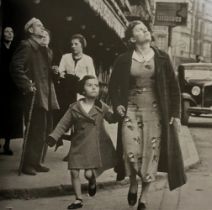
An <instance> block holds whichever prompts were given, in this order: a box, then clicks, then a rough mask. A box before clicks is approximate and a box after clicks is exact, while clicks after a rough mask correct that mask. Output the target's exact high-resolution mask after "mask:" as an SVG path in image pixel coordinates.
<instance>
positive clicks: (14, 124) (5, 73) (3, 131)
mask: <svg viewBox="0 0 212 210" xmlns="http://www.w3.org/2000/svg"><path fill="white" fill-rule="evenodd" d="M13 43H14V31H13V28H12V27H10V26H7V27H5V28H4V29H3V36H2V40H1V56H0V57H1V79H0V95H1V100H0V107H1V108H0V120H1V123H0V137H1V138H4V139H5V143H4V147H3V153H2V154H4V155H13V151H12V150H11V147H10V140H11V139H13V138H21V137H22V136H23V132H22V131H23V126H22V124H23V123H22V117H23V112H22V106H21V101H20V99H21V93H20V92H19V91H18V88H17V87H16V85H15V84H14V82H13V80H12V78H11V76H10V72H9V65H10V61H11V58H12V54H13V52H14V48H15V47H14V44H13Z"/></svg>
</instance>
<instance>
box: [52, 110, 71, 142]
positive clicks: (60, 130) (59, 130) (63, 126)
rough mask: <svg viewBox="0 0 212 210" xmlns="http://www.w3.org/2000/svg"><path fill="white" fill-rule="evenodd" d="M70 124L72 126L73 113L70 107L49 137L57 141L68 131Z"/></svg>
mask: <svg viewBox="0 0 212 210" xmlns="http://www.w3.org/2000/svg"><path fill="white" fill-rule="evenodd" d="M72 124H73V113H72V109H71V107H69V109H68V110H67V111H66V113H65V115H64V116H63V117H62V119H61V120H60V121H59V123H58V124H57V126H56V128H55V129H54V131H53V132H52V133H51V134H50V135H49V136H51V137H52V138H54V139H55V140H56V141H58V140H59V139H60V138H61V137H62V135H63V134H65V133H66V132H67V131H68V129H69V128H70V127H71V126H72Z"/></svg>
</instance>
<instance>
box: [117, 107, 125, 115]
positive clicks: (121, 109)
mask: <svg viewBox="0 0 212 210" xmlns="http://www.w3.org/2000/svg"><path fill="white" fill-rule="evenodd" d="M116 111H117V113H118V114H119V116H120V117H124V115H125V112H126V109H125V107H124V106H122V105H119V106H117V108H116Z"/></svg>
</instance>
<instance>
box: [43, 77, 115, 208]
mask: <svg viewBox="0 0 212 210" xmlns="http://www.w3.org/2000/svg"><path fill="white" fill-rule="evenodd" d="M79 86H80V88H79V92H80V94H82V95H83V96H84V97H83V98H81V99H80V100H78V101H77V102H75V103H73V104H71V105H70V106H69V108H68V110H67V111H66V113H65V115H64V116H63V118H62V119H61V120H60V122H59V123H58V125H57V126H56V128H55V130H54V131H53V132H52V133H51V134H50V135H49V137H48V139H47V144H48V145H49V146H54V145H55V144H56V143H57V142H58V140H59V139H60V138H61V137H62V135H63V134H64V133H65V132H66V131H67V130H68V129H69V128H70V127H71V126H72V125H74V126H75V135H74V137H73V139H72V143H71V148H70V152H69V157H68V169H69V170H70V174H71V181H72V186H73V188H74V193H75V197H76V200H75V201H74V202H73V203H72V204H71V205H69V206H68V209H77V208H81V207H82V206H83V201H82V192H81V184H80V176H79V173H80V170H85V178H86V179H87V180H88V194H89V195H90V196H94V195H95V194H96V176H97V175H99V174H100V173H102V172H103V171H104V170H107V169H110V168H113V167H114V166H115V163H116V152H115V148H114V147H113V143H112V141H111V139H110V137H109V135H108V134H107V133H106V130H105V127H104V121H103V119H106V120H107V121H108V122H110V123H115V122H116V118H115V117H114V115H113V113H112V112H110V111H109V107H108V106H107V105H106V104H105V103H103V102H101V101H99V100H97V98H98V95H99V82H98V80H97V78H96V77H95V76H93V75H87V76H85V77H83V79H82V80H80V85H79Z"/></svg>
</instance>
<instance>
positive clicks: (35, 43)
mask: <svg viewBox="0 0 212 210" xmlns="http://www.w3.org/2000/svg"><path fill="white" fill-rule="evenodd" d="M28 42H29V43H30V45H31V46H32V47H33V49H34V50H39V47H40V45H39V43H38V42H36V41H35V40H34V39H33V38H29V39H28Z"/></svg>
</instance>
